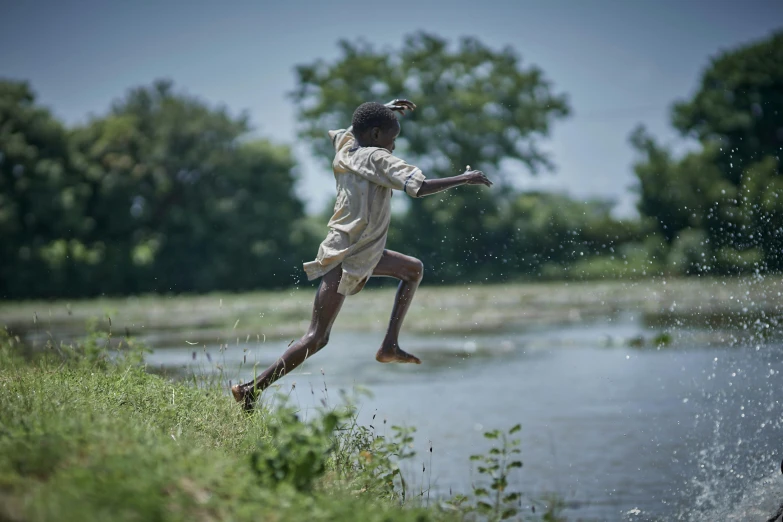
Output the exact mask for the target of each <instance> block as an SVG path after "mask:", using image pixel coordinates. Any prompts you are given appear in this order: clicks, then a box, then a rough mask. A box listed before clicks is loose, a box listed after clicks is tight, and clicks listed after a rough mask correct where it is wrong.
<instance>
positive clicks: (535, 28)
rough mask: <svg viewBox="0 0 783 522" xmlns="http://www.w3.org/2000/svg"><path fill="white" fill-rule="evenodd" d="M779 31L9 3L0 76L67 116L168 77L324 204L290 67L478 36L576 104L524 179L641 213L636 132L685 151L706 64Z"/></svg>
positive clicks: (547, 3)
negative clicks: (345, 45) (238, 125)
mask: <svg viewBox="0 0 783 522" xmlns="http://www.w3.org/2000/svg"><path fill="white" fill-rule="evenodd" d="M781 27H783V1H780V0H745V1H742V0H733V1H730V0H624V1H623V0H516V1H491V0H483V1H480V2H469V1H464V0H452V1H449V2H446V1H441V2H432V1H427V0H416V1H406V0H401V1H398V2H387V3H385V4H375V3H371V2H357V1H341V0H330V1H328V2H321V1H312V2H303V1H291V0H289V1H285V2H280V1H275V2H271V1H255V2H249V1H232V2H218V1H213V2H206V1H199V0H189V1H165V2H152V1H142V0H137V1H134V2H112V1H97V0H85V1H80V2H75V1H70V2H69V1H65V0H60V1H47V2H44V1H36V0H28V1H8V0H0V76H1V77H4V78H13V79H26V80H29V81H30V82H31V84H32V86H33V88H34V89H35V90H36V92H37V93H38V94H39V101H41V102H42V103H44V104H45V105H47V106H49V107H50V108H51V109H52V110H53V111H54V113H55V114H56V115H57V116H58V117H60V118H62V119H63V120H64V121H65V122H67V123H69V124H74V123H79V122H83V121H85V120H86V119H87V117H88V115H90V114H93V115H99V114H102V113H104V112H105V111H106V110H107V109H108V107H109V105H110V103H111V101H112V100H114V99H116V98H118V97H120V96H122V95H123V94H124V93H125V91H126V90H127V89H128V88H130V87H132V86H137V85H142V84H150V83H151V82H152V81H153V80H155V79H157V78H170V79H172V80H174V82H175V85H176V87H177V89H178V90H180V91H185V92H187V93H189V94H194V95H197V96H199V97H201V98H202V99H204V100H207V101H208V102H210V103H214V104H224V105H226V106H227V107H229V108H230V109H231V111H232V112H233V113H235V114H238V113H239V112H241V111H243V110H247V111H248V113H249V114H250V117H251V120H252V122H253V124H254V126H255V128H256V129H257V133H258V134H259V135H261V136H265V137H269V138H272V139H273V140H275V141H279V142H286V143H295V144H296V147H295V152H296V155H297V159H298V160H299V162H300V166H301V167H300V183H299V192H300V195H301V197H302V198H303V199H304V200H305V201H306V202H307V203H308V208H309V209H310V210H314V211H318V210H321V208H322V207H323V206H324V204H326V203H327V202H328V201H330V200H331V198H332V196H333V191H334V182H333V178H332V176H331V173H330V172H329V170H328V169H327V168H326V166H325V165H323V164H322V163H320V162H317V161H315V160H314V159H313V158H312V157H311V156H310V154H309V151H308V148H307V147H306V145H305V144H303V143H298V142H297V138H296V132H295V130H296V121H295V117H294V107H293V105H292V103H291V102H290V100H289V99H288V98H287V96H286V94H287V93H288V92H290V91H291V90H292V89H293V87H294V73H293V68H294V66H295V65H296V64H301V63H309V62H311V61H313V60H315V59H317V58H324V59H327V60H328V59H333V58H335V57H336V56H337V55H338V52H337V46H336V42H337V40H338V39H340V38H348V39H354V38H356V37H364V38H366V39H367V40H369V41H372V42H375V43H377V44H378V45H381V46H394V47H399V45H400V44H401V42H402V39H403V37H404V35H405V34H408V33H410V32H413V31H416V30H419V29H425V30H427V31H429V32H432V33H435V34H438V35H441V36H443V37H446V38H448V39H452V40H453V39H456V38H458V37H460V36H464V35H471V36H476V37H478V38H479V39H480V40H482V41H483V42H484V43H486V44H488V45H490V46H492V47H495V48H498V49H499V48H501V47H503V46H505V45H511V46H512V47H514V48H515V49H516V50H517V52H518V53H519V54H520V55H521V56H522V58H523V61H524V62H525V63H534V64H536V65H538V66H539V67H541V68H542V69H543V70H544V72H545V74H546V76H547V77H548V78H549V79H550V80H551V81H552V82H553V83H554V86H555V90H556V92H566V93H568V95H569V97H570V101H571V104H572V107H573V115H572V117H571V118H570V119H568V120H565V121H562V122H559V123H557V124H556V125H555V127H554V129H553V133H552V137H551V139H549V140H548V141H547V142H546V144H545V148H546V149H547V150H549V151H551V153H552V154H553V159H554V162H555V164H556V167H557V168H556V170H555V171H554V172H553V173H544V174H542V175H539V176H538V177H537V178H534V177H532V176H530V175H529V174H527V173H524V172H523V173H512V174H515V175H516V178H518V179H519V182H518V185H519V186H520V187H523V188H544V189H551V190H556V191H563V192H568V193H570V194H571V195H573V196H575V197H579V198H582V197H585V198H586V197H592V196H600V197H605V198H611V199H614V200H616V201H617V203H618V207H617V212H618V213H619V214H621V215H630V214H633V213H635V206H634V202H635V196H634V195H633V193H632V192H630V191H629V187H630V186H631V185H632V184H633V182H634V178H633V173H632V170H631V164H632V162H633V160H634V154H633V150H632V149H631V147H630V146H629V144H628V135H629V133H630V131H631V130H632V129H633V128H634V127H635V126H636V125H637V124H639V123H644V124H645V125H647V126H648V128H649V129H650V130H651V131H652V132H653V133H654V134H656V135H657V136H659V137H660V138H662V139H663V140H664V141H667V142H671V143H673V144H678V145H680V144H679V143H678V140H677V136H676V134H674V133H673V132H672V131H671V129H670V127H669V125H668V121H669V119H668V109H669V106H670V104H671V103H672V102H673V101H674V100H676V99H678V98H682V97H686V96H688V95H689V94H690V93H692V92H693V91H694V89H695V88H696V86H697V82H698V79H699V76H700V73H701V71H702V70H703V69H704V67H706V66H707V64H708V60H709V57H710V56H711V55H714V54H715V53H716V52H717V51H719V50H721V49H727V48H731V47H733V46H736V45H738V44H742V43H746V42H749V41H752V40H755V39H759V38H763V37H765V36H768V35H769V34H770V33H771V32H772V31H773V30H775V29H777V28H781ZM414 101H415V100H414Z"/></svg>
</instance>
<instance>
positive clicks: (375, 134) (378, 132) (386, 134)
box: [370, 120, 400, 152]
mask: <svg viewBox="0 0 783 522" xmlns="http://www.w3.org/2000/svg"><path fill="white" fill-rule="evenodd" d="M399 135H400V122H398V121H396V120H395V122H394V125H392V126H391V127H389V128H387V129H382V128H380V127H373V129H372V130H371V131H370V139H371V146H372V147H380V148H382V149H386V150H388V151H389V152H394V145H395V142H396V141H397V136H399Z"/></svg>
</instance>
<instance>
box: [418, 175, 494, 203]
mask: <svg viewBox="0 0 783 522" xmlns="http://www.w3.org/2000/svg"><path fill="white" fill-rule="evenodd" d="M460 185H486V186H487V187H491V186H492V182H491V181H490V180H489V179H488V178H487V176H485V175H484V173H483V172H481V171H480V170H468V171H466V172H465V173H464V174H460V175H458V176H452V177H450V178H435V179H426V180H424V181H423V182H422V184H421V187H420V188H419V191H418V193H417V194H416V197H422V196H429V195H430V194H435V193H436V192H442V191H444V190H448V189H450V188H452V187H458V186H460Z"/></svg>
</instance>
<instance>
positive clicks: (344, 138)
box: [329, 127, 354, 151]
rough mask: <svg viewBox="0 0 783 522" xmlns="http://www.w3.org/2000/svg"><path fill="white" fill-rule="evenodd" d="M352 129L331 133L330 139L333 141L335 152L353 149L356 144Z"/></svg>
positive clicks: (332, 131)
mask: <svg viewBox="0 0 783 522" xmlns="http://www.w3.org/2000/svg"><path fill="white" fill-rule="evenodd" d="M352 130H353V129H352V128H351V127H348V128H347V129H340V130H331V131H329V138H330V139H331V140H332V145H334V150H335V151H339V150H340V149H344V148H346V147H352V146H353V142H354V137H353V132H352Z"/></svg>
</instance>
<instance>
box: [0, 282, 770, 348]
mask: <svg viewBox="0 0 783 522" xmlns="http://www.w3.org/2000/svg"><path fill="white" fill-rule="evenodd" d="M313 294H314V291H313V289H312V288H305V289H291V290H283V291H277V292H253V293H244V294H226V293H220V294H208V295H199V296H187V295H186V296H139V297H127V298H112V299H92V300H83V301H65V300H58V301H31V302H5V303H1V304H0V324H2V325H3V326H6V327H9V328H10V330H11V331H14V332H17V333H24V334H31V335H35V336H36V337H38V338H39V339H41V341H42V342H43V341H44V340H45V339H47V338H49V337H50V336H52V335H55V336H56V337H57V338H58V339H62V338H68V337H78V336H81V335H83V334H84V333H85V329H86V324H87V323H88V321H89V320H91V319H94V318H103V319H104V321H102V324H101V328H104V329H108V328H109V323H111V328H112V329H113V331H114V332H115V333H117V334H122V335H130V336H135V337H138V338H141V339H144V341H145V342H146V343H148V344H150V345H152V346H156V347H157V346H176V345H181V346H187V345H196V344H198V345H201V344H209V345H212V344H215V345H222V344H225V343H232V344H233V343H235V342H237V343H239V342H247V341H249V340H250V341H257V340H264V339H293V338H295V337H298V336H300V335H301V334H302V333H303V332H304V331H305V329H306V328H307V325H308V322H309V320H310V315H311V312H312V310H311V308H312V299H313ZM782 295H783V277H781V276H765V277H746V278H717V279H710V278H695V277H694V278H688V279H650V280H644V281H608V282H557V283H540V284H508V285H469V284H466V285H461V286H445V287H435V286H426V285H425V286H423V287H422V288H420V289H419V291H418V292H417V295H416V299H415V302H414V304H413V307H412V309H411V313H410V314H409V315H408V317H407V318H406V321H405V331H407V332H411V333H416V334H454V333H463V332H464V333H480V332H494V331H498V330H502V329H512V328H513V329H520V328H525V327H527V326H532V325H537V326H540V325H546V324H557V323H563V322H578V321H581V320H583V319H590V318H594V317H605V316H611V315H612V314H616V313H618V312H620V311H633V312H638V313H639V314H641V315H643V316H645V318H646V319H647V320H648V321H650V322H652V323H655V324H666V323H667V322H669V323H675V324H680V323H681V322H682V321H689V322H692V321H697V322H702V323H704V324H710V323H711V322H714V321H717V320H720V321H724V322H725V321H727V320H731V319H732V318H733V317H738V316H742V317H743V318H745V319H747V315H748V314H749V313H750V314H751V315H753V314H755V315H757V316H764V317H770V316H775V315H777V312H778V311H779V310H780V309H781V308H782V307H783V297H782ZM393 296H394V291H393V290H392V288H391V287H385V288H372V289H366V290H364V291H362V292H361V293H360V294H358V295H356V296H352V297H351V298H349V299H347V300H346V302H345V305H344V306H343V309H342V311H341V313H340V316H339V317H338V319H337V321H336V323H335V330H339V331H354V332H362V331H383V330H384V329H385V327H386V323H387V321H388V316H389V313H390V311H391V306H392V302H393ZM107 318H110V321H108V320H106V319H107Z"/></svg>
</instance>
